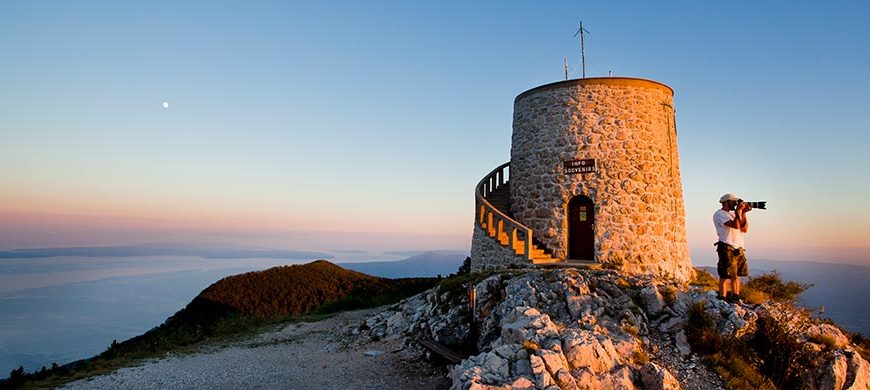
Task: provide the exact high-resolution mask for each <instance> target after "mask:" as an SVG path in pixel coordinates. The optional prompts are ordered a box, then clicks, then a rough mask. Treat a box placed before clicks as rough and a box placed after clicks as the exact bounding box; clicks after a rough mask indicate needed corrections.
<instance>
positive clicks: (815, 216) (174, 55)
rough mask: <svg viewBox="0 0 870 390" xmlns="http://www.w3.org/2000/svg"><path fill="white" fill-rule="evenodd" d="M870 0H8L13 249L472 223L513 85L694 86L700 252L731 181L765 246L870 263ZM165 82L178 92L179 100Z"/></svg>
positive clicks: (681, 110)
mask: <svg viewBox="0 0 870 390" xmlns="http://www.w3.org/2000/svg"><path fill="white" fill-rule="evenodd" d="M868 17H870V3H868V2H866V1H838V2H794V1H766V2H749V1H738V2H727V3H721V2H720V3H711V2H692V1H674V2H628V1H626V2H603V1H602V2H592V1H570V2H569V1H564V2H519V1H517V2H513V1H474V2H468V1H443V2H401V1H396V2H389V1H311V2H301V1H300V2H292V1H291V2H278V1H276V2H266V1H250V2H228V1H220V2H205V1H199V2H195V1H147V2H112V1H105V2H102V1H80V2H66V1H39V2H32V1H4V2H0V53H2V55H0V250H8V249H16V248H33V247H55V246H89V245H126V244H135V243H142V242H191V243H233V244H240V245H242V244H244V245H261V246H266V247H271V248H282V249H297V250H328V249H329V250H349V249H360V250H403V249H460V250H463V249H464V250H467V249H468V248H469V246H470V240H471V233H472V226H473V215H474V211H473V207H474V197H473V189H474V186H475V184H476V183H477V182H478V181H479V180H480V179H481V178H482V177H483V176H484V175H485V174H486V173H488V172H489V171H491V170H492V169H493V168H495V167H496V166H498V165H500V164H501V163H503V162H506V161H508V160H509V158H510V136H511V122H512V111H513V99H514V98H515V97H516V95H518V94H519V93H521V92H523V91H525V90H528V89H530V88H533V87H536V86H539V85H542V84H546V83H550V82H555V81H559V80H562V79H563V78H564V75H563V59H564V58H567V59H568V61H569V62H570V64H571V76H570V77H571V78H579V77H580V73H581V72H580V67H579V62H580V58H579V57H580V56H579V46H580V45H579V43H580V42H579V40H578V39H577V38H575V37H574V36H573V35H574V32H575V31H576V30H577V26H578V23H579V21H580V20H582V21H583V24H584V27H585V28H586V29H587V30H589V34H588V35H587V36H586V40H585V47H586V73H587V76H588V77H602V76H607V75H608V73H609V72H612V74H613V76H624V77H640V78H647V79H652V80H656V81H659V82H662V83H664V84H667V85H669V86H670V87H672V88H673V89H674V90H675V96H674V103H675V108H676V115H677V130H678V142H679V151H680V159H681V166H682V181H683V188H684V195H685V204H686V225H687V232H688V237H689V244H690V247H691V249H692V256H693V261H694V262H695V263H696V264H712V262H713V258H714V257H715V255H714V252H713V250H712V249H713V247H712V246H711V244H712V242H713V241H715V240H716V237H715V232H714V231H713V227H712V222H711V215H712V213H713V211H714V210H715V209H716V208H718V207H719V204H718V198H719V196H720V195H721V194H723V193H725V192H734V193H737V194H738V195H740V196H741V197H743V198H744V199H747V200H767V201H768V202H769V204H768V207H769V209H768V210H763V211H762V210H757V211H753V212H752V213H751V214H750V223H751V225H750V226H751V228H750V232H749V234H748V236H747V247H748V253H749V256H750V258H751V257H753V256H755V257H761V258H766V259H773V260H813V261H830V262H842V263H856V264H866V265H870V226H868V223H870V202H868V201H867V200H866V199H870V173H868V167H870V153H867V151H866V145H868V143H870V132H868V131H867V130H868V126H870V125H868V124H870V109H868V107H870V96H868V94H870V75H868V72H867V69H870V24H868V23H866V19H867V18H868ZM164 102H166V103H168V108H167V107H164V104H163V103H164Z"/></svg>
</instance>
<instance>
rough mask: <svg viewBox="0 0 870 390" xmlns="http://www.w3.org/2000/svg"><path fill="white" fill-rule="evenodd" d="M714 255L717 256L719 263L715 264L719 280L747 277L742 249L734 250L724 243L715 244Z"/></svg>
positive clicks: (747, 270) (744, 255) (746, 266)
mask: <svg viewBox="0 0 870 390" xmlns="http://www.w3.org/2000/svg"><path fill="white" fill-rule="evenodd" d="M716 253H718V254H719V262H718V263H717V264H716V272H718V273H719V279H736V278H737V277H738V276H749V266H748V265H747V264H746V253H745V252H744V251H743V248H735V247H733V246H731V245H728V244H726V243H724V242H717V243H716Z"/></svg>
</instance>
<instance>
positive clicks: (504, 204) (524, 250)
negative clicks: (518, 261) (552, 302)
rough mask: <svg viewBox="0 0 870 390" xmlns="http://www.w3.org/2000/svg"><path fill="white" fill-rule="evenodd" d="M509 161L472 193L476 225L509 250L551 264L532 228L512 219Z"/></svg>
mask: <svg viewBox="0 0 870 390" xmlns="http://www.w3.org/2000/svg"><path fill="white" fill-rule="evenodd" d="M509 179H510V162H506V163H504V164H502V165H500V166H498V167H497V168H495V169H494V170H493V171H492V172H490V173H489V174H488V175H486V176H485V177H484V178H483V179H482V180H481V181H480V182H479V183H478V184H477V188H476V190H475V193H474V198H475V212H476V218H475V220H476V221H477V224H478V226H480V228H481V229H483V231H485V232H486V233H487V234H488V235H489V237H490V239H492V240H495V241H496V242H498V244H499V245H501V246H503V247H505V248H509V249H512V250H513V251H514V253H515V254H516V255H517V256H519V257H521V258H523V259H526V260H528V261H529V262H531V263H532V264H541V265H545V264H554V263H559V262H561V261H562V260H561V259H558V258H555V257H553V256H552V254H551V253H550V252H549V251H548V250H546V249H545V247H544V246H543V245H542V244H540V243H539V242H537V241H535V240H534V236H533V235H532V229H530V228H528V227H526V226H525V225H523V224H521V223H519V222H518V221H516V220H515V219H513V218H512V216H511V213H510V209H511V207H510V206H511V195H510V181H509Z"/></svg>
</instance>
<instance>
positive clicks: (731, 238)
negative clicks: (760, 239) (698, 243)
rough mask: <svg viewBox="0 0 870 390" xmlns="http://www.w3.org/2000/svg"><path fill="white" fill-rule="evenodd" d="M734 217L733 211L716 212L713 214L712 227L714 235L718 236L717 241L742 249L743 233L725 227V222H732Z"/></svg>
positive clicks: (720, 210)
mask: <svg viewBox="0 0 870 390" xmlns="http://www.w3.org/2000/svg"><path fill="white" fill-rule="evenodd" d="M735 217H736V216H735V215H734V212H733V211H725V210H722V209H719V210H716V212H715V213H713V226H715V227H716V234H718V235H719V241H722V242H724V243H726V244H728V245H731V246H733V247H735V248H743V232H741V231H740V229H735V228H733V227H730V226H725V222H728V221H731V220H734V218H735Z"/></svg>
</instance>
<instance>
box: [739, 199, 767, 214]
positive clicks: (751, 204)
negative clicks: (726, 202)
mask: <svg viewBox="0 0 870 390" xmlns="http://www.w3.org/2000/svg"><path fill="white" fill-rule="evenodd" d="M741 203H747V204H749V207H752V208H753V209H761V210H767V201H766V200H761V201H757V202H746V201H744V200H743V199H738V200H736V201H735V202H734V205H733V206H732V207H731V210H732V211H733V210H737V207H738V206H740V204H741Z"/></svg>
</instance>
